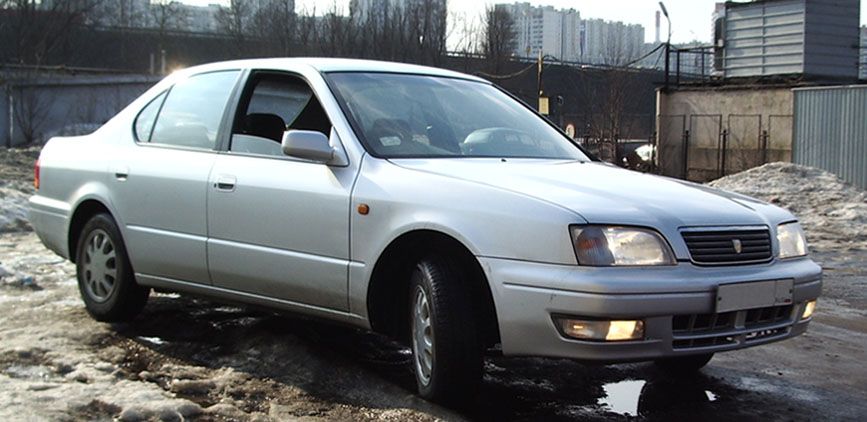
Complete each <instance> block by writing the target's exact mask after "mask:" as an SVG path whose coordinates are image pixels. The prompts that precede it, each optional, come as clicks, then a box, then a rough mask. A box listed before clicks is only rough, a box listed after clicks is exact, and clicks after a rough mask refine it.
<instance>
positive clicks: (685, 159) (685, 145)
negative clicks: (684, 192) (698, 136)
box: [683, 129, 689, 180]
mask: <svg viewBox="0 0 867 422" xmlns="http://www.w3.org/2000/svg"><path fill="white" fill-rule="evenodd" d="M687 176H689V129H684V130H683V180H688V179H687Z"/></svg>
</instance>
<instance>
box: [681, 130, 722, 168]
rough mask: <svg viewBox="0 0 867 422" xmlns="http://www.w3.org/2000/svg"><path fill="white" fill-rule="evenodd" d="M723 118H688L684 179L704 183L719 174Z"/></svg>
mask: <svg viewBox="0 0 867 422" xmlns="http://www.w3.org/2000/svg"><path fill="white" fill-rule="evenodd" d="M722 123H723V118H722V115H721V114H692V115H690V116H689V140H688V143H687V150H686V179H687V180H695V181H699V182H704V181H708V180H713V179H715V178H716V177H718V176H719V173H720V159H721V154H720V149H721V146H722V133H723V125H722Z"/></svg>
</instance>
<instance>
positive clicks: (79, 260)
mask: <svg viewBox="0 0 867 422" xmlns="http://www.w3.org/2000/svg"><path fill="white" fill-rule="evenodd" d="M75 270H76V271H75V272H76V276H77V278H78V291H79V292H80V293H81V298H82V299H83V300H84V305H85V308H86V309H87V313H89V314H90V316H91V317H93V318H94V319H95V320H97V321H102V322H123V321H129V320H132V319H133V318H135V317H136V315H138V314H139V313H140V312H141V310H142V309H143V308H144V306H145V303H147V299H148V295H149V294H150V289H148V288H144V287H141V286H139V285H138V284H137V283H136V282H135V276H134V273H133V271H132V267H131V266H130V263H129V257H128V255H127V253H126V247H125V246H124V244H123V238H122V237H121V235H120V230H119V229H118V227H117V223H115V221H114V219H113V218H112V217H111V216H110V215H108V214H97V215H95V216H93V217H91V219H90V220H88V221H87V224H85V225H84V228H83V229H82V230H81V235H80V236H79V237H78V247H77V249H76V259H75Z"/></svg>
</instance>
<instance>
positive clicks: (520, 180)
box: [391, 158, 793, 229]
mask: <svg viewBox="0 0 867 422" xmlns="http://www.w3.org/2000/svg"><path fill="white" fill-rule="evenodd" d="M391 161H392V162H393V163H395V164H397V165H399V166H401V167H404V168H407V169H412V170H416V171H424V172H429V173H435V174H439V175H442V176H444V177H451V178H457V179H462V180H466V181H471V182H476V183H479V184H483V185H488V186H492V187H496V188H500V189H506V190H509V191H513V192H516V193H519V194H523V195H526V196H530V197H534V198H537V199H539V200H542V201H546V202H549V203H552V204H555V205H558V206H560V207H563V208H566V209H568V210H571V211H573V212H575V213H577V214H579V215H580V216H581V217H582V218H584V219H585V220H586V221H587V222H588V223H593V224H621V225H638V226H651V227H666V228H669V229H671V228H677V227H688V226H730V225H737V226H741V225H771V224H776V223H779V222H780V220H786V219H792V218H793V217H791V214H788V213H787V212H785V211H783V210H782V209H779V208H777V207H774V206H771V205H769V204H766V203H764V202H761V201H758V200H755V199H752V198H749V197H746V196H743V195H739V194H734V193H730V192H725V191H721V190H718V189H713V188H709V187H706V186H702V185H698V184H695V183H690V182H684V181H680V180H676V179H671V178H667V177H660V176H654V175H648V174H643V173H638V172H634V171H629V170H624V169H621V168H618V167H615V166H612V165H608V164H602V163H595V162H578V161H557V160H536V159H508V160H502V159H476V158H462V159H449V158H445V159H443V158H437V159H397V160H391Z"/></svg>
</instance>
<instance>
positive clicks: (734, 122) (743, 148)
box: [720, 114, 763, 176]
mask: <svg viewBox="0 0 867 422" xmlns="http://www.w3.org/2000/svg"><path fill="white" fill-rule="evenodd" d="M726 126H727V128H726V129H725V131H724V132H723V135H722V156H721V157H720V160H721V161H722V162H721V163H720V168H721V169H722V173H721V174H720V176H725V175H727V174H732V173H737V172H740V171H744V170H746V169H750V168H753V167H756V166H759V165H761V164H762V162H763V154H762V150H763V148H762V115H761V114H729V116H728V122H727V125H726Z"/></svg>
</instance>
